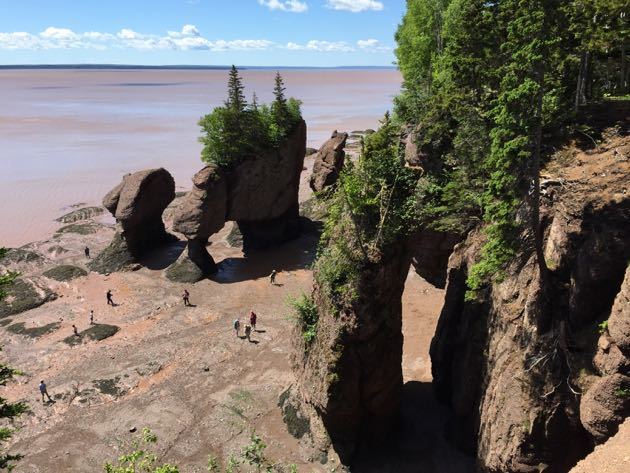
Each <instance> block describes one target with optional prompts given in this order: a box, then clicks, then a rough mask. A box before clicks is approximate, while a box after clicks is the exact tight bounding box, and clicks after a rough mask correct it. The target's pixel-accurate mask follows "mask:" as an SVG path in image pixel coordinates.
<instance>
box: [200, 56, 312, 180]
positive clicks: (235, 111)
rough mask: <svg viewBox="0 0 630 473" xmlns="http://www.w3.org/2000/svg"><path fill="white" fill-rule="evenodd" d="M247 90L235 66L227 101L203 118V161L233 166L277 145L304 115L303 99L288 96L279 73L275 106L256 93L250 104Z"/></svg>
mask: <svg viewBox="0 0 630 473" xmlns="http://www.w3.org/2000/svg"><path fill="white" fill-rule="evenodd" d="M243 90H244V86H243V82H242V79H241V77H240V76H239V74H238V70H237V69H236V67H234V66H232V69H231V71H230V75H229V79H228V98H227V100H226V101H225V103H224V105H223V106H222V107H217V108H215V109H214V110H213V111H212V112H211V113H209V114H208V115H205V116H204V117H202V118H201V119H200V120H199V126H200V127H201V129H202V131H203V135H202V136H201V137H200V138H199V141H200V142H201V143H202V144H203V149H202V151H201V159H202V161H205V162H207V163H213V164H216V165H218V166H220V167H224V168H229V167H230V166H234V165H236V164H238V163H239V162H240V161H241V160H243V159H244V158H246V157H248V156H254V155H256V154H259V153H262V152H265V151H268V150H270V149H274V148H277V147H278V146H280V144H281V143H282V141H283V140H284V139H285V138H286V137H287V135H288V134H289V133H291V132H292V131H293V129H294V128H295V126H296V125H297V124H298V123H299V121H300V120H301V119H302V115H301V111H300V105H301V102H300V101H299V100H296V99H293V98H290V99H288V100H287V99H286V98H285V97H284V84H283V81H282V77H281V76H280V74H279V73H278V74H277V75H276V85H275V89H274V94H275V100H274V101H273V103H272V104H271V106H268V105H264V104H263V105H260V104H259V103H258V99H257V97H256V94H254V96H253V98H252V103H251V104H249V105H248V104H247V101H246V100H245V96H244V92H243Z"/></svg>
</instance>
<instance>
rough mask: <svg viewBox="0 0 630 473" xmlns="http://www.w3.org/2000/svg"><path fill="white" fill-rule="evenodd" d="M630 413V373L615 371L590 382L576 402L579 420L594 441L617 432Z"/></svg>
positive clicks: (601, 439)
mask: <svg viewBox="0 0 630 473" xmlns="http://www.w3.org/2000/svg"><path fill="white" fill-rule="evenodd" d="M628 416H630V377H628V376H625V375H622V374H619V373H616V374H612V375H610V376H604V377H603V378H600V379H598V380H597V381H595V383H593V385H592V386H591V387H590V388H589V390H588V391H587V392H586V394H584V396H583V397H582V401H581V402H580V420H581V421H582V425H583V426H584V428H585V429H586V430H587V431H588V432H589V434H591V435H592V436H593V439H594V440H595V441H596V442H597V443H601V442H604V441H605V440H606V439H608V438H609V437H611V436H613V435H614V434H615V433H617V429H618V427H619V424H620V423H621V422H623V421H624V419H625V418H626V417H628Z"/></svg>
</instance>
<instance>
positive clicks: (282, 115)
mask: <svg viewBox="0 0 630 473" xmlns="http://www.w3.org/2000/svg"><path fill="white" fill-rule="evenodd" d="M285 90H286V89H285V87H284V80H283V79H282V76H281V75H280V72H276V77H275V79H274V88H273V96H274V100H273V102H272V104H271V113H272V114H273V119H274V123H275V124H276V126H277V127H278V129H279V130H280V133H281V135H284V134H286V132H287V131H288V128H289V126H290V123H289V117H288V109H287V99H286V97H285V96H284V91H285Z"/></svg>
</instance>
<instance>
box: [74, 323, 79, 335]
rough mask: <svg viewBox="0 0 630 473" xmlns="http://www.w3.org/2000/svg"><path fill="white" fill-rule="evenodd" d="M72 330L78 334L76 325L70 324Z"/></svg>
mask: <svg viewBox="0 0 630 473" xmlns="http://www.w3.org/2000/svg"><path fill="white" fill-rule="evenodd" d="M72 331H73V332H74V334H75V335H76V336H77V337H78V336H79V331H78V330H77V326H76V325H74V324H72Z"/></svg>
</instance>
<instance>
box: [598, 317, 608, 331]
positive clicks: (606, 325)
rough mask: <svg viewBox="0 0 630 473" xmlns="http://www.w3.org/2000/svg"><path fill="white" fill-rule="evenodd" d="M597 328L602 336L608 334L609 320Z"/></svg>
mask: <svg viewBox="0 0 630 473" xmlns="http://www.w3.org/2000/svg"><path fill="white" fill-rule="evenodd" d="M597 327H598V332H599V333H600V334H604V333H606V332H608V320H604V321H603V322H602V323H600V324H598V325H597Z"/></svg>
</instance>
